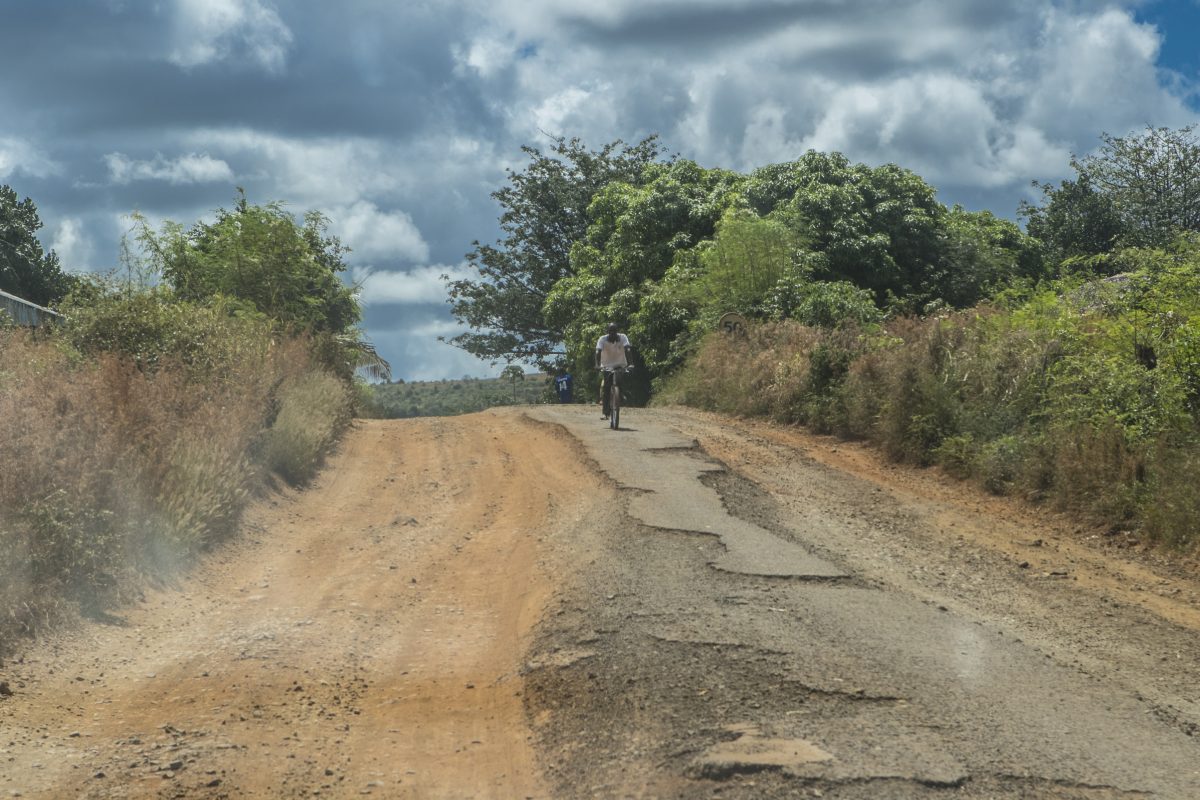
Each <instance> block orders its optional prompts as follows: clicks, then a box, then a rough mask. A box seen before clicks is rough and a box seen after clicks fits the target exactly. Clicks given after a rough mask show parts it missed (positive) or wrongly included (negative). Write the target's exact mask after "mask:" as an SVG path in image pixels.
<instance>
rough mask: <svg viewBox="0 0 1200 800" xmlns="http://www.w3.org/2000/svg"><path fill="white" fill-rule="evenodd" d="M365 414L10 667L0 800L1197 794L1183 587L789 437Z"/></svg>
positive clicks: (1177, 579) (1193, 657)
mask: <svg viewBox="0 0 1200 800" xmlns="http://www.w3.org/2000/svg"><path fill="white" fill-rule="evenodd" d="M594 417H596V414H595V412H594V410H592V409H584V408H557V407H544V408H542V407H539V408H529V409H524V410H520V409H508V410H496V411H492V412H487V413H484V414H479V415H472V416H468V417H461V418H453V419H439V420H409V421H393V422H362V423H359V424H358V425H357V426H356V429H355V430H354V431H353V433H352V434H351V436H350V437H349V438H348V440H347V441H346V443H345V444H344V446H343V447H342V449H341V451H340V452H339V453H338V454H337V456H336V458H335V459H333V461H332V463H331V464H330V466H329V468H328V469H327V470H326V471H325V472H324V473H323V475H322V477H321V479H320V480H319V481H318V482H317V483H316V485H314V486H313V487H311V488H310V489H308V490H307V491H305V492H301V493H297V494H289V495H283V496H276V497H275V498H274V499H272V500H270V501H267V502H265V503H263V504H261V505H260V506H258V507H257V508H256V509H255V510H254V512H253V514H252V515H251V519H250V520H249V534H248V535H247V536H246V537H245V538H244V539H243V540H241V541H239V542H238V543H236V544H233V545H230V546H226V547H223V548H222V549H221V550H220V551H219V552H217V553H215V554H213V556H212V557H211V558H210V559H209V560H208V561H207V562H206V563H205V564H203V565H201V566H200V567H199V568H198V569H196V570H195V571H194V572H193V573H192V574H191V575H190V576H188V577H187V578H185V579H182V580H181V581H180V582H179V583H178V585H175V586H170V587H162V588H160V589H157V590H155V591H152V592H148V593H147V596H146V598H145V601H144V602H143V603H140V604H138V605H137V606H135V607H132V608H130V609H127V610H126V611H125V612H124V613H123V615H122V617H121V618H113V619H111V620H108V621H107V622H104V623H99V622H89V623H86V624H84V625H82V626H81V627H80V628H79V629H77V630H73V631H69V632H64V633H63V634H62V635H61V636H59V637H57V638H55V639H53V640H51V641H47V642H42V643H38V644H37V645H35V646H33V647H31V648H29V650H28V651H27V652H26V653H24V655H23V657H22V658H21V659H20V660H19V661H16V662H12V661H10V662H9V663H7V664H5V665H4V666H3V667H0V678H2V679H3V680H5V681H7V682H8V683H9V685H10V686H11V687H12V689H13V694H12V696H10V697H4V698H0V797H4V796H21V797H53V798H58V797H93V798H110V797H206V798H216V797H229V798H239V797H321V796H327V797H349V796H360V795H376V796H380V797H422V798H424V797H430V798H438V797H501V798H507V797H539V798H540V797H626V796H632V797H680V798H691V797H748V798H749V797H806V796H808V797H826V798H829V797H837V798H925V797H939V798H941V797H955V798H1027V797H1030V798H1032V797H1055V798H1087V799H1088V800H1094V799H1097V798H1126V797H1157V798H1181V799H1186V798H1196V797H1200V736H1197V735H1196V734H1197V733H1198V732H1200V645H1198V643H1200V638H1198V636H1197V633H1198V631H1200V587H1198V584H1197V582H1196V580H1195V573H1194V572H1189V571H1188V570H1180V569H1171V568H1169V567H1167V566H1166V565H1163V564H1156V563H1155V562H1154V561H1153V560H1152V559H1151V557H1148V556H1141V557H1132V556H1130V555H1129V554H1128V553H1127V552H1125V551H1122V552H1120V553H1114V552H1113V550H1114V547H1115V545H1114V544H1113V542H1116V541H1123V540H1124V538H1123V537H1102V536H1100V537H1098V538H1094V539H1089V536H1095V534H1092V533H1090V532H1088V531H1086V530H1083V529H1082V528H1079V526H1077V525H1073V524H1071V521H1070V520H1064V519H1058V518H1049V517H1047V516H1046V515H1037V514H1034V513H1032V512H1029V511H1027V510H1023V509H1022V508H1021V507H1020V506H1018V505H1016V504H1014V503H1012V502H1009V501H1005V500H1000V499H996V498H990V497H987V496H984V495H981V494H977V493H975V492H972V491H970V490H969V489H966V488H964V487H962V486H961V485H959V484H955V483H951V482H948V481H944V480H942V479H940V478H939V477H938V476H936V475H935V474H932V473H929V472H912V471H908V470H902V469H894V468H889V467H888V466H886V465H884V464H882V463H881V462H880V461H879V460H878V459H877V458H875V457H874V456H873V455H871V454H870V453H869V452H868V451H866V450H863V449H861V448H857V447H853V446H848V445H845V444H838V443H835V442H833V441H831V440H826V439H821V438H818V437H812V436H807V435H805V434H803V433H801V432H798V431H795V430H786V429H779V428H775V427H772V426H768V425H761V424H750V423H738V424H730V423H728V421H725V420H722V419H719V418H716V417H711V416H706V415H699V414H695V413H693V412H683V411H643V410H640V409H631V410H629V413H628V414H627V415H626V419H624V420H623V422H625V423H626V425H627V427H628V428H630V430H626V431H620V432H611V431H608V430H607V429H605V428H604V427H602V425H601V423H600V421H599V420H598V419H595V418H594Z"/></svg>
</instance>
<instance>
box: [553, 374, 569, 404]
mask: <svg viewBox="0 0 1200 800" xmlns="http://www.w3.org/2000/svg"><path fill="white" fill-rule="evenodd" d="M572 383H573V380H572V378H571V374H570V373H569V372H564V373H563V374H562V375H559V376H558V377H557V378H555V379H554V390H555V391H556V392H558V402H560V403H569V402H571V384H572Z"/></svg>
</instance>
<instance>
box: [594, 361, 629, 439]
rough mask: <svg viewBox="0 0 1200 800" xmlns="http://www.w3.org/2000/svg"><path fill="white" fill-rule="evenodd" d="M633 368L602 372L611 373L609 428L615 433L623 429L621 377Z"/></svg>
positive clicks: (609, 369) (613, 368)
mask: <svg viewBox="0 0 1200 800" xmlns="http://www.w3.org/2000/svg"><path fill="white" fill-rule="evenodd" d="M631 369H633V367H630V366H625V367H605V368H603V369H601V370H600V371H601V372H603V373H611V374H612V381H611V382H610V383H609V389H608V427H610V428H612V429H613V430H614V431H615V430H619V429H620V427H621V376H622V375H624V374H625V373H626V372H629V371H630V370H631Z"/></svg>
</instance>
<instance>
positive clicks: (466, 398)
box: [361, 372, 558, 419]
mask: <svg viewBox="0 0 1200 800" xmlns="http://www.w3.org/2000/svg"><path fill="white" fill-rule="evenodd" d="M514 391H515V397H514ZM553 402H558V399H557V397H556V396H555V394H554V382H553V380H552V379H551V377H550V376H549V375H546V374H544V373H536V372H533V373H529V374H527V375H525V377H524V379H518V380H517V381H515V382H514V381H513V380H512V379H510V378H507V377H500V378H463V379H461V380H440V381H408V382H406V381H397V382H396V383H377V384H373V385H371V386H370V387H369V388H368V390H367V399H366V402H364V403H363V405H364V406H365V407H364V408H363V409H362V411H361V413H362V414H363V416H368V417H376V418H380V419H399V418H404V417H448V416H453V415H455V414H470V413H471V412H474V411H482V410H484V409H485V408H492V407H493V406H511V405H522V404H526V403H553Z"/></svg>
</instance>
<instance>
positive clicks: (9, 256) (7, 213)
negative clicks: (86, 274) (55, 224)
mask: <svg viewBox="0 0 1200 800" xmlns="http://www.w3.org/2000/svg"><path fill="white" fill-rule="evenodd" d="M41 227H42V221H41V219H40V218H39V217H38V212H37V206H35V205H34V203H33V200H31V199H29V198H28V197H26V198H25V199H24V200H18V199H17V193H16V192H15V191H14V190H13V189H12V187H10V186H8V185H0V290H3V291H6V292H8V293H9V294H14V295H16V296H17V297H20V298H22V299H24V300H28V301H29V302H31V303H37V304H38V305H40V306H52V305H57V304H58V302H59V301H60V300H62V299H63V297H65V296H66V295H67V293H68V292H70V291H71V288H72V287H73V286H74V284H75V279H74V277H73V276H72V275H69V274H67V273H65V272H63V270H62V266H61V265H60V264H59V261H58V255H57V254H55V252H54V251H53V250H51V251H49V252H44V251H43V250H42V243H41V242H39V241H38V238H37V232H38V230H39V229H41Z"/></svg>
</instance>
